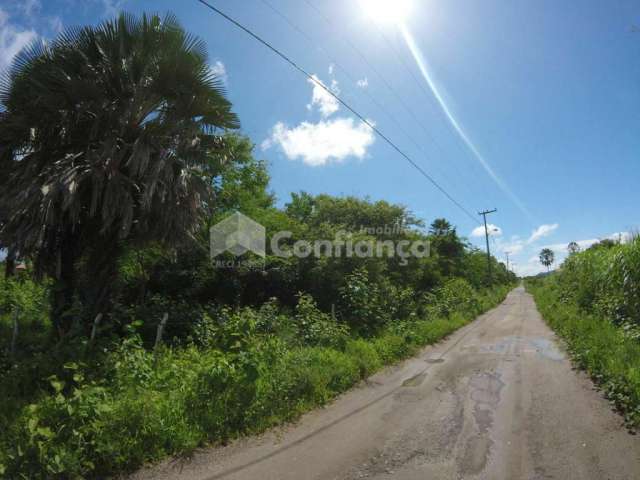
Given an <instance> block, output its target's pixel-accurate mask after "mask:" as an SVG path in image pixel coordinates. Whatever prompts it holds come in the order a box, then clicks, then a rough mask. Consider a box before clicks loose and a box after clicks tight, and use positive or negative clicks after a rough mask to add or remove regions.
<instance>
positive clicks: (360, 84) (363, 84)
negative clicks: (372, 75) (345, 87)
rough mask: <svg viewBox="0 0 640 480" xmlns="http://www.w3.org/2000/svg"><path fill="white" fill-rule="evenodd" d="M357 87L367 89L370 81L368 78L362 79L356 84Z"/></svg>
mask: <svg viewBox="0 0 640 480" xmlns="http://www.w3.org/2000/svg"><path fill="white" fill-rule="evenodd" d="M356 85H357V86H358V87H360V88H367V87H368V86H369V80H368V79H367V77H364V78H361V79H360V80H358V81H357V82H356Z"/></svg>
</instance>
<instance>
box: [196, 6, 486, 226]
mask: <svg viewBox="0 0 640 480" xmlns="http://www.w3.org/2000/svg"><path fill="white" fill-rule="evenodd" d="M196 1H198V2H199V3H201V4H202V5H204V6H205V7H207V8H209V9H210V10H212V11H214V12H215V13H217V14H218V15H220V16H221V17H223V18H224V19H225V20H227V21H229V22H231V23H232V24H234V25H235V26H236V27H238V28H239V29H240V30H242V31H243V32H245V33H246V34H248V35H249V36H251V37H253V38H254V39H255V40H257V41H258V42H260V43H261V44H262V45H264V46H265V47H267V48H268V49H269V50H271V51H272V52H273V53H275V54H276V55H278V56H279V57H280V58H282V59H283V60H284V61H285V62H287V63H288V64H289V65H291V66H292V67H293V68H295V69H296V70H298V71H299V72H300V73H302V74H303V75H304V76H305V77H307V78H308V79H309V80H310V81H312V82H313V83H314V84H315V85H318V86H319V87H320V88H322V89H323V90H324V91H325V92H327V93H328V94H329V95H331V96H332V97H333V98H335V99H336V100H337V101H338V102H339V103H340V104H341V105H342V106H344V107H345V108H346V109H347V110H349V111H350V112H351V113H352V114H353V115H355V116H356V117H357V118H358V119H360V120H361V121H362V123H364V124H365V125H367V126H368V127H369V128H370V129H371V130H372V131H373V132H375V133H376V134H377V135H378V136H379V137H380V138H382V139H383V140H384V141H385V142H386V143H387V144H389V145H390V146H391V148H393V149H394V150H395V151H396V152H397V153H398V154H400V156H402V157H403V158H404V159H405V160H407V161H408V162H409V163H410V164H411V165H412V166H413V167H414V168H415V169H416V170H417V171H418V172H419V173H420V174H421V175H422V176H423V177H425V178H426V179H427V180H428V181H429V182H430V183H431V184H432V185H433V186H435V187H436V188H437V189H438V190H440V192H442V194H444V195H445V196H446V197H447V198H448V199H449V200H450V201H451V202H452V203H453V204H454V205H456V206H457V207H458V208H459V209H460V210H461V211H462V212H464V213H465V214H466V215H467V216H468V217H469V218H470V219H471V220H472V221H473V222H474V223H479V222H478V220H477V219H476V218H475V216H474V215H473V214H471V212H469V211H468V210H467V209H466V208H465V207H463V206H462V204H460V203H459V202H458V201H457V200H456V199H455V198H453V197H452V196H451V195H450V194H449V192H447V191H446V190H445V189H444V188H443V187H442V186H440V184H439V183H438V182H437V181H436V180H434V178H433V177H431V175H429V174H428V173H427V172H426V171H425V170H424V169H423V168H422V167H421V166H420V165H418V164H417V163H416V162H414V161H413V160H412V159H411V157H409V156H408V155H407V154H406V153H404V152H403V151H402V150H401V149H400V148H399V147H398V146H397V145H396V144H395V143H393V142H392V141H391V139H389V137H387V136H386V135H385V134H384V133H382V132H381V131H380V129H378V128H377V127H376V126H375V125H373V124H372V123H371V122H369V121H368V120H367V119H366V118H365V117H364V116H363V115H361V114H360V113H358V111H356V110H355V109H354V108H352V107H351V105H349V104H348V103H347V102H345V101H344V100H343V99H342V98H340V97H339V96H338V95H336V94H335V93H334V92H332V91H331V89H329V88H327V87H326V86H325V85H324V84H323V83H322V82H320V81H318V80H316V78H314V77H313V75H311V74H310V73H308V72H307V71H306V70H305V69H304V68H302V67H301V66H299V65H298V64H297V63H296V62H294V61H293V60H292V59H291V58H289V57H288V56H287V55H285V54H284V53H283V52H282V51H280V50H279V49H277V48H276V47H274V46H273V45H271V44H270V43H269V42H267V41H266V40H264V39H263V38H262V37H260V36H259V35H258V34H256V33H254V32H253V31H251V30H250V29H249V28H247V27H245V26H244V25H242V24H241V23H239V22H238V21H236V20H235V19H233V18H232V17H230V16H229V15H227V14H226V13H224V12H223V11H221V10H220V9H218V8H216V7H214V6H213V5H211V4H210V3H209V2H207V1H206V0H196Z"/></svg>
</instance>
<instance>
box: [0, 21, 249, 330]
mask: <svg viewBox="0 0 640 480" xmlns="http://www.w3.org/2000/svg"><path fill="white" fill-rule="evenodd" d="M237 127H238V120H237V117H236V115H235V114H234V113H233V112H232V111H231V104H230V103H229V101H228V100H227V99H226V98H225V96H224V91H223V87H222V83H221V82H220V80H219V79H218V78H217V77H216V76H215V75H214V74H213V73H212V72H211V70H210V68H209V65H208V63H207V56H206V48H205V44H204V42H203V41H202V40H200V39H198V38H197V37H195V36H192V35H190V34H188V33H186V32H185V31H184V30H183V29H182V27H181V26H180V24H179V23H178V21H177V20H176V18H175V17H174V16H173V15H171V14H168V15H166V16H165V17H164V18H160V17H158V16H156V15H153V16H147V15H143V16H142V17H135V16H132V15H128V14H121V15H120V16H119V17H118V18H117V19H115V20H111V21H106V22H104V23H102V24H101V25H98V26H89V27H84V28H73V29H69V30H67V31H65V32H63V33H62V34H60V36H59V37H58V38H57V39H55V40H54V41H53V42H51V43H50V44H45V43H35V44H33V45H31V46H30V47H28V48H26V49H25V50H24V51H23V53H21V54H20V55H18V57H17V58H16V60H15V61H14V63H13V65H12V67H11V68H10V70H9V73H8V74H7V75H6V77H5V79H4V81H3V82H2V84H1V86H0V168H1V169H2V172H3V173H2V179H0V212H8V215H5V218H3V223H2V226H1V227H0V248H2V247H4V248H8V249H9V250H12V251H14V252H15V254H16V256H17V257H19V258H22V257H31V258H32V259H33V260H34V265H35V268H36V270H37V271H38V272H40V273H41V274H47V275H49V276H51V277H52V278H53V279H54V289H53V298H52V320H53V322H54V325H55V326H56V327H57V329H58V332H59V333H60V334H61V335H64V334H65V333H66V332H68V330H69V328H70V324H71V320H72V318H73V317H72V316H70V315H69V313H68V312H69V309H70V306H71V305H72V303H73V302H74V301H75V299H76V298H78V297H79V299H80V300H81V301H82V302H83V304H84V305H87V306H89V309H88V311H87V315H91V316H92V315H95V314H96V312H103V311H104V310H105V309H107V308H108V305H109V297H110V290H111V286H112V285H113V280H114V277H115V275H116V271H117V259H118V257H119V255H120V253H121V251H122V247H123V245H124V244H125V243H127V244H129V245H131V244H145V243H147V242H149V241H160V242H165V243H169V244H172V245H173V244H176V242H183V241H185V240H186V239H188V238H189V237H190V235H191V234H192V232H193V231H194V229H195V228H196V227H197V225H198V223H199V221H200V220H201V219H202V217H203V216H204V215H206V214H207V213H208V212H209V211H210V210H211V208H212V206H213V196H212V194H211V193H212V188H211V187H212V185H211V184H212V178H214V177H215V176H216V175H217V174H218V172H219V171H220V170H221V169H222V167H223V164H224V163H225V162H226V161H227V160H228V159H227V156H226V155H224V151H225V150H224V141H223V138H222V137H221V136H220V135H219V133H218V132H219V130H218V129H220V128H222V129H227V128H237ZM81 275H84V277H85V278H87V279H89V284H88V285H87V287H86V288H82V289H79V284H78V279H79V277H80V276H81Z"/></svg>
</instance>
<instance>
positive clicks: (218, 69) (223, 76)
mask: <svg viewBox="0 0 640 480" xmlns="http://www.w3.org/2000/svg"><path fill="white" fill-rule="evenodd" d="M209 72H210V73H211V74H212V75H213V76H214V77H216V78H217V79H220V80H222V81H223V82H224V83H227V69H226V67H225V66H224V63H222V62H221V61H220V60H216V63H214V64H213V65H211V66H210V67H209Z"/></svg>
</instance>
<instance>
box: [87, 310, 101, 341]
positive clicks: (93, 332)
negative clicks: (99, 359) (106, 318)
mask: <svg viewBox="0 0 640 480" xmlns="http://www.w3.org/2000/svg"><path fill="white" fill-rule="evenodd" d="M101 320H102V313H99V314H98V315H96V318H95V319H94V320H93V327H92V328H91V337H90V338H89V343H90V344H92V343H93V341H94V340H95V339H96V334H97V333H98V326H99V325H100V321H101Z"/></svg>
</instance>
